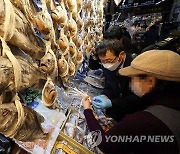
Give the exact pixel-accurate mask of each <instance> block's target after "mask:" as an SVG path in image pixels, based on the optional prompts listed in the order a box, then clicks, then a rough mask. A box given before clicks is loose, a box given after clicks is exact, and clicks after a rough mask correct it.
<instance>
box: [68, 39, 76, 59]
mask: <svg viewBox="0 0 180 154" xmlns="http://www.w3.org/2000/svg"><path fill="white" fill-rule="evenodd" d="M69 53H70V56H71V58H75V57H76V55H77V50H76V45H75V43H74V42H73V41H72V39H71V38H70V42H69Z"/></svg>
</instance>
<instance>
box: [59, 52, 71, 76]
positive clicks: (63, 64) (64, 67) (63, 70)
mask: <svg viewBox="0 0 180 154" xmlns="http://www.w3.org/2000/svg"><path fill="white" fill-rule="evenodd" d="M58 72H59V75H60V76H61V77H65V76H67V75H68V72H69V66H68V63H67V61H66V59H65V58H64V56H63V55H61V57H60V58H59V60H58Z"/></svg>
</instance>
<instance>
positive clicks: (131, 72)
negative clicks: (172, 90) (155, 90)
mask: <svg viewBox="0 0 180 154" xmlns="http://www.w3.org/2000/svg"><path fill="white" fill-rule="evenodd" d="M119 74H120V75H122V76H129V77H132V76H137V75H140V74H147V75H151V76H154V77H156V78H157V79H161V80H167V81H176V82H180V78H179V77H172V76H163V75H159V74H155V73H151V72H145V71H141V70H138V69H135V68H133V67H131V66H128V67H125V68H122V69H120V70H119Z"/></svg>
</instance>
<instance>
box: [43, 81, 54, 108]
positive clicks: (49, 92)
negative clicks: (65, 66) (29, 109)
mask: <svg viewBox="0 0 180 154" xmlns="http://www.w3.org/2000/svg"><path fill="white" fill-rule="evenodd" d="M56 99H57V91H56V88H55V86H54V84H53V82H52V80H51V79H50V78H48V79H47V81H46V84H45V85H44V88H43V90H42V101H43V103H44V104H45V105H46V106H52V105H54V103H55V102H56Z"/></svg>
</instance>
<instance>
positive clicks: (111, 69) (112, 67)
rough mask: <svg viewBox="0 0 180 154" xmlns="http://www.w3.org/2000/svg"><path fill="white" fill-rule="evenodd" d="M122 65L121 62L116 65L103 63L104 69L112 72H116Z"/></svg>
mask: <svg viewBox="0 0 180 154" xmlns="http://www.w3.org/2000/svg"><path fill="white" fill-rule="evenodd" d="M120 63H121V62H119V61H117V62H115V63H107V64H104V63H102V65H103V66H104V68H107V69H108V70H110V71H114V70H116V69H117V68H118V66H119V65H120Z"/></svg>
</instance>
